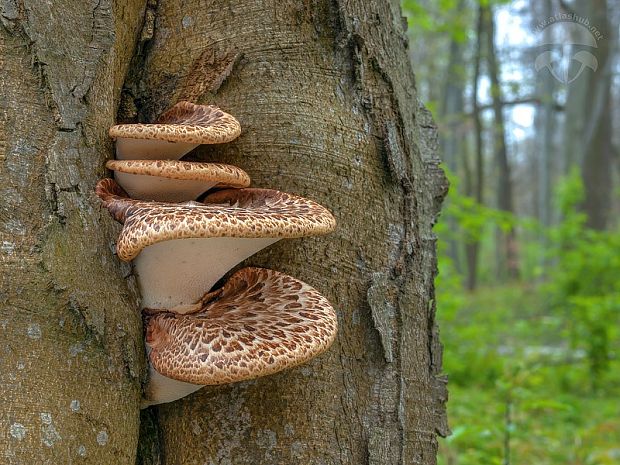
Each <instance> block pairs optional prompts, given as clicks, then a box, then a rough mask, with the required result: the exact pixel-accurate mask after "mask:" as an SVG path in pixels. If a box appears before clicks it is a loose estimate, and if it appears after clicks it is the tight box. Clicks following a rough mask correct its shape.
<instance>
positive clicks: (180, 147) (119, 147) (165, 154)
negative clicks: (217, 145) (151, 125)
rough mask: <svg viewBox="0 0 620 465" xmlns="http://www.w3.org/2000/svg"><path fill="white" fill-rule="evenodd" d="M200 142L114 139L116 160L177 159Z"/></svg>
mask: <svg viewBox="0 0 620 465" xmlns="http://www.w3.org/2000/svg"><path fill="white" fill-rule="evenodd" d="M198 145H200V144H189V143H187V142H168V141H165V140H157V139H130V138H128V137H118V138H117V139H116V158H117V159H118V160H179V159H180V158H181V157H182V156H183V155H185V154H187V153H189V152H190V151H191V150H193V149H194V148H196V147H198Z"/></svg>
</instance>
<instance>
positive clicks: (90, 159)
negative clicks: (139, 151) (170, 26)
mask: <svg viewBox="0 0 620 465" xmlns="http://www.w3.org/2000/svg"><path fill="white" fill-rule="evenodd" d="M143 8H144V5H143V4H141V2H137V1H134V2H126V3H125V4H124V6H123V7H122V8H121V7H120V6H116V5H112V4H111V2H109V1H106V0H98V1H96V2H85V1H81V0H80V1H78V0H75V1H67V0H64V1H55V2H38V1H32V0H24V1H18V2H14V1H10V0H8V1H2V2H0V21H1V24H0V69H1V78H0V79H1V80H2V81H1V82H2V85H1V86H0V180H1V185H2V187H1V192H2V202H1V204H0V270H1V271H0V276H1V277H2V278H1V279H2V288H1V290H0V302H1V304H2V313H1V315H0V335H1V342H0V393H1V399H2V402H0V431H1V433H0V450H1V451H2V452H0V457H1V458H0V462H2V463H3V464H39V463H54V464H61V463H62V464H68V463H87V464H97V465H101V464H112V463H114V464H133V463H135V451H136V445H137V441H138V420H139V415H138V403H139V400H140V375H141V374H142V373H143V368H144V346H143V343H142V330H141V318H140V315H139V313H138V312H137V310H136V308H137V299H136V292H135V290H134V289H135V286H134V284H133V280H132V279H127V280H126V279H124V277H125V276H127V275H128V274H129V268H128V267H127V266H122V265H121V264H120V263H119V261H118V260H116V258H115V257H114V256H113V254H112V240H113V239H114V237H115V235H116V233H117V232H118V228H117V227H116V226H115V225H113V224H112V222H111V221H110V220H109V218H108V215H107V213H106V212H102V211H101V209H100V208H99V202H98V201H97V200H96V199H95V197H94V195H93V187H94V185H95V183H96V181H97V179H98V178H100V177H101V176H103V175H104V169H103V164H104V161H105V158H106V157H108V156H110V155H111V153H112V151H111V143H110V141H109V139H108V137H107V129H108V127H109V126H110V125H111V124H113V123H114V120H115V113H116V108H117V105H118V100H119V96H120V92H119V90H120V88H121V85H122V82H123V79H124V75H125V73H126V70H127V68H128V65H129V63H130V60H131V55H132V44H134V42H135V40H136V36H137V33H138V31H139V27H140V24H141V22H142V18H143V14H144V12H143Z"/></svg>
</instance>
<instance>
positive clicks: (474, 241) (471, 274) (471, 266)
mask: <svg viewBox="0 0 620 465" xmlns="http://www.w3.org/2000/svg"><path fill="white" fill-rule="evenodd" d="M483 14H484V9H483V7H481V6H479V7H478V14H477V20H476V48H475V50H476V51H475V56H474V75H473V78H472V89H473V90H472V96H471V101H472V108H473V112H472V115H473V119H474V136H475V143H474V152H475V156H476V157H475V160H476V161H475V173H476V175H475V176H476V177H475V180H474V182H473V183H472V184H473V186H472V189H471V190H470V192H467V195H474V198H475V199H476V202H478V204H479V205H482V204H483V203H484V198H483V196H484V145H483V139H482V131H483V129H484V128H483V126H482V118H481V117H480V104H479V103H478V86H479V83H480V62H481V55H482V48H483V42H482V36H483V34H484V21H483ZM479 251H480V237H472V238H469V241H468V242H467V243H466V244H465V256H466V257H467V281H466V283H465V284H466V286H467V289H468V290H470V291H473V290H474V289H475V288H476V284H477V281H478V255H479Z"/></svg>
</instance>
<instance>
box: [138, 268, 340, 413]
mask: <svg viewBox="0 0 620 465" xmlns="http://www.w3.org/2000/svg"><path fill="white" fill-rule="evenodd" d="M147 314H148V311H147ZM337 328H338V324H337V318H336V314H335V312H334V309H333V307H332V306H331V304H330V303H329V301H328V300H327V299H326V298H325V297H323V296H322V295H321V294H320V293H319V292H318V291H317V290H316V289H314V288H313V287H311V286H309V285H308V284H306V283H304V282H302V281H299V280H298V279H295V278H293V277H291V276H288V275H286V274H284V273H280V272H277V271H274V270H267V269H263V268H243V269H241V270H239V271H237V272H235V273H234V274H233V275H232V276H231V277H230V278H229V279H228V280H227V281H226V283H225V284H224V286H223V287H222V288H221V289H218V290H216V291H213V292H211V293H209V294H207V295H205V296H204V297H203V299H201V307H200V308H199V309H197V311H195V312H194V313H192V314H187V315H179V314H175V313H170V312H157V313H154V314H152V315H149V316H147V319H146V343H147V347H148V348H149V362H150V365H151V373H152V374H154V375H155V376H152V378H151V380H150V381H149V384H148V385H147V388H146V393H145V398H146V399H145V402H144V406H148V405H152V404H158V403H163V402H171V401H173V400H176V399H178V398H180V397H183V396H185V395H187V394H188V393H189V392H187V391H188V388H190V389H191V385H194V387H195V389H199V388H200V387H202V386H203V385H218V384H225V383H233V382H237V381H244V380H249V379H254V378H258V377H260V376H266V375H270V374H274V373H277V372H279V371H281V370H284V369H287V368H291V367H295V366H297V365H300V364H302V363H304V362H307V361H308V360H310V359H311V358H313V357H315V356H317V355H319V354H320V353H322V352H324V351H326V350H327V349H328V348H329V346H330V345H331V344H332V342H333V341H334V339H335V337H336V332H337ZM157 375H159V376H157ZM179 382H180V383H179ZM175 383H178V386H179V389H175V387H174V386H175ZM188 383H190V384H188ZM195 389H193V390H195Z"/></svg>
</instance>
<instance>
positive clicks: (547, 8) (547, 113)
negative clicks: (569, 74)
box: [536, 0, 555, 226]
mask: <svg viewBox="0 0 620 465" xmlns="http://www.w3.org/2000/svg"><path fill="white" fill-rule="evenodd" d="M551 16H552V10H551V0H545V2H544V9H543V16H542V17H543V18H549V17H551ZM551 39H552V38H551V28H548V27H547V28H545V29H544V30H543V41H544V43H551ZM538 77H539V79H538V81H537V84H538V91H537V95H539V96H540V99H541V104H540V105H539V106H538V107H537V109H536V121H537V124H536V128H537V130H538V131H537V133H536V135H537V138H538V143H537V146H538V157H537V161H538V163H537V167H538V189H537V190H538V196H537V199H538V202H537V204H538V205H537V206H538V208H537V210H538V220H539V221H540V223H541V224H542V225H543V226H550V225H551V157H552V155H553V152H554V150H553V134H554V132H555V111H554V103H555V102H554V88H555V79H554V78H553V76H552V75H551V73H549V72H545V73H540V74H539V75H538Z"/></svg>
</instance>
